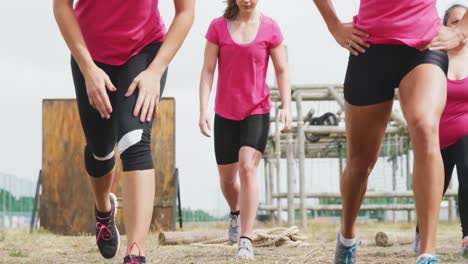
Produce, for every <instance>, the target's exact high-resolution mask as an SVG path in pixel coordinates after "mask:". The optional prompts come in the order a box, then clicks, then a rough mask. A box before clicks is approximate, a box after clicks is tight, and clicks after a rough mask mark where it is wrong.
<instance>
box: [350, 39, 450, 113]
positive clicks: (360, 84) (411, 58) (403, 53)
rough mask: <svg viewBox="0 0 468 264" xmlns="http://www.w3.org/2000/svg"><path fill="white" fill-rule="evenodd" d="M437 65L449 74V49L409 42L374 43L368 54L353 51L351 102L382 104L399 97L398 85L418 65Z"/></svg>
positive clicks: (356, 103)
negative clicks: (425, 47) (421, 47)
mask: <svg viewBox="0 0 468 264" xmlns="http://www.w3.org/2000/svg"><path fill="white" fill-rule="evenodd" d="M421 64H434V65H437V66H439V67H440V68H441V69H442V71H443V72H444V73H445V74H446V75H447V71H448V56H447V52H445V51H432V50H426V51H419V50H418V49H415V48H411V47H409V46H405V45H379V44H374V45H371V47H370V48H368V49H367V50H366V53H363V54H359V55H358V56H354V55H352V54H350V56H349V62H348V69H347V71H346V77H345V81H344V96H345V99H346V101H347V102H348V103H350V104H352V105H357V106H365V105H372V104H377V103H381V102H384V101H387V100H390V99H392V98H393V97H394V96H395V88H397V87H398V86H399V85H400V82H401V80H402V79H403V78H404V77H405V76H406V75H407V74H408V73H409V72H410V71H411V70H412V69H414V68H415V67H416V66H418V65H421Z"/></svg>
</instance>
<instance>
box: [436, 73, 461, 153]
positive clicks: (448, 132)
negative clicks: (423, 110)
mask: <svg viewBox="0 0 468 264" xmlns="http://www.w3.org/2000/svg"><path fill="white" fill-rule="evenodd" d="M439 130H440V132H439V135H440V148H441V149H444V148H446V147H449V146H451V145H453V144H455V143H457V141H458V140H460V139H461V138H463V137H464V136H466V135H468V77H467V78H465V79H463V80H459V81H453V80H448V83H447V104H446V105H445V109H444V112H443V113H442V117H441V118H440V127H439Z"/></svg>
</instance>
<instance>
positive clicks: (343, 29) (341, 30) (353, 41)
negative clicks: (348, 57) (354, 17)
mask: <svg viewBox="0 0 468 264" xmlns="http://www.w3.org/2000/svg"><path fill="white" fill-rule="evenodd" d="M330 33H331V34H332V35H333V37H334V38H335V40H336V42H338V44H340V46H342V47H343V48H345V49H347V50H349V52H351V54H353V55H354V56H357V55H358V54H359V53H364V52H366V50H365V49H366V48H369V47H370V44H369V43H367V42H365V41H364V40H362V39H361V37H369V34H368V33H366V32H364V31H361V30H359V29H357V28H355V27H354V25H353V23H337V24H336V25H335V26H334V27H332V28H330Z"/></svg>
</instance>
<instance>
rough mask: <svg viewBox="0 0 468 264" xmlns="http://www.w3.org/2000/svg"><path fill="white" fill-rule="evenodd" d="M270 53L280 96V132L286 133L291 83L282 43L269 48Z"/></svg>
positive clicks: (288, 124) (289, 112)
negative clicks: (282, 126)
mask: <svg viewBox="0 0 468 264" xmlns="http://www.w3.org/2000/svg"><path fill="white" fill-rule="evenodd" d="M270 55H271V60H272V62H273V66H274V67H275V73H276V80H277V81H278V89H279V93H280V96H281V105H282V108H281V112H280V120H281V122H282V123H283V125H284V128H283V129H282V130H281V133H286V132H288V130H289V129H290V127H291V83H290V81H289V69H288V64H287V60H286V50H285V48H284V45H279V46H278V47H276V48H273V49H271V50H270Z"/></svg>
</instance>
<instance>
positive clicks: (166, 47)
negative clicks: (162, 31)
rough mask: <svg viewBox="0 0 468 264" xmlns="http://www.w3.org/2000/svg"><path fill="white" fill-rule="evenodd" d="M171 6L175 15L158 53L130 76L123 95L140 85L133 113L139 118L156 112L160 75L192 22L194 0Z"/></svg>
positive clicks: (149, 117) (149, 118)
mask: <svg viewBox="0 0 468 264" xmlns="http://www.w3.org/2000/svg"><path fill="white" fill-rule="evenodd" d="M174 7H175V16H174V19H173V20H172V23H171V26H170V27H169V31H168V32H167V35H166V39H165V40H164V42H163V44H162V45H161V48H160V49H159V51H158V54H157V55H156V57H155V58H154V60H153V61H152V62H151V64H150V65H149V66H148V68H147V69H146V70H145V71H143V72H141V73H140V74H139V75H138V76H137V77H136V78H135V79H134V80H133V82H132V84H131V85H130V87H129V88H128V91H127V93H126V96H130V95H132V94H133V92H134V91H135V89H136V88H137V87H138V88H139V89H140V92H139V94H138V99H137V102H136V105H135V109H134V112H133V115H134V116H135V117H137V116H138V115H140V121H141V122H144V121H145V119H146V121H148V122H149V121H151V119H152V118H153V113H155V112H156V113H157V111H158V106H159V94H160V80H161V77H162V75H163V74H164V71H165V70H166V68H167V67H168V65H169V63H170V62H171V61H172V59H173V58H174V56H175V54H176V53H177V51H178V50H179V49H180V47H181V46H182V43H183V42H184V40H185V38H186V37H187V34H188V32H189V30H190V28H191V27H192V24H193V20H194V12H195V2H194V0H174Z"/></svg>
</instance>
